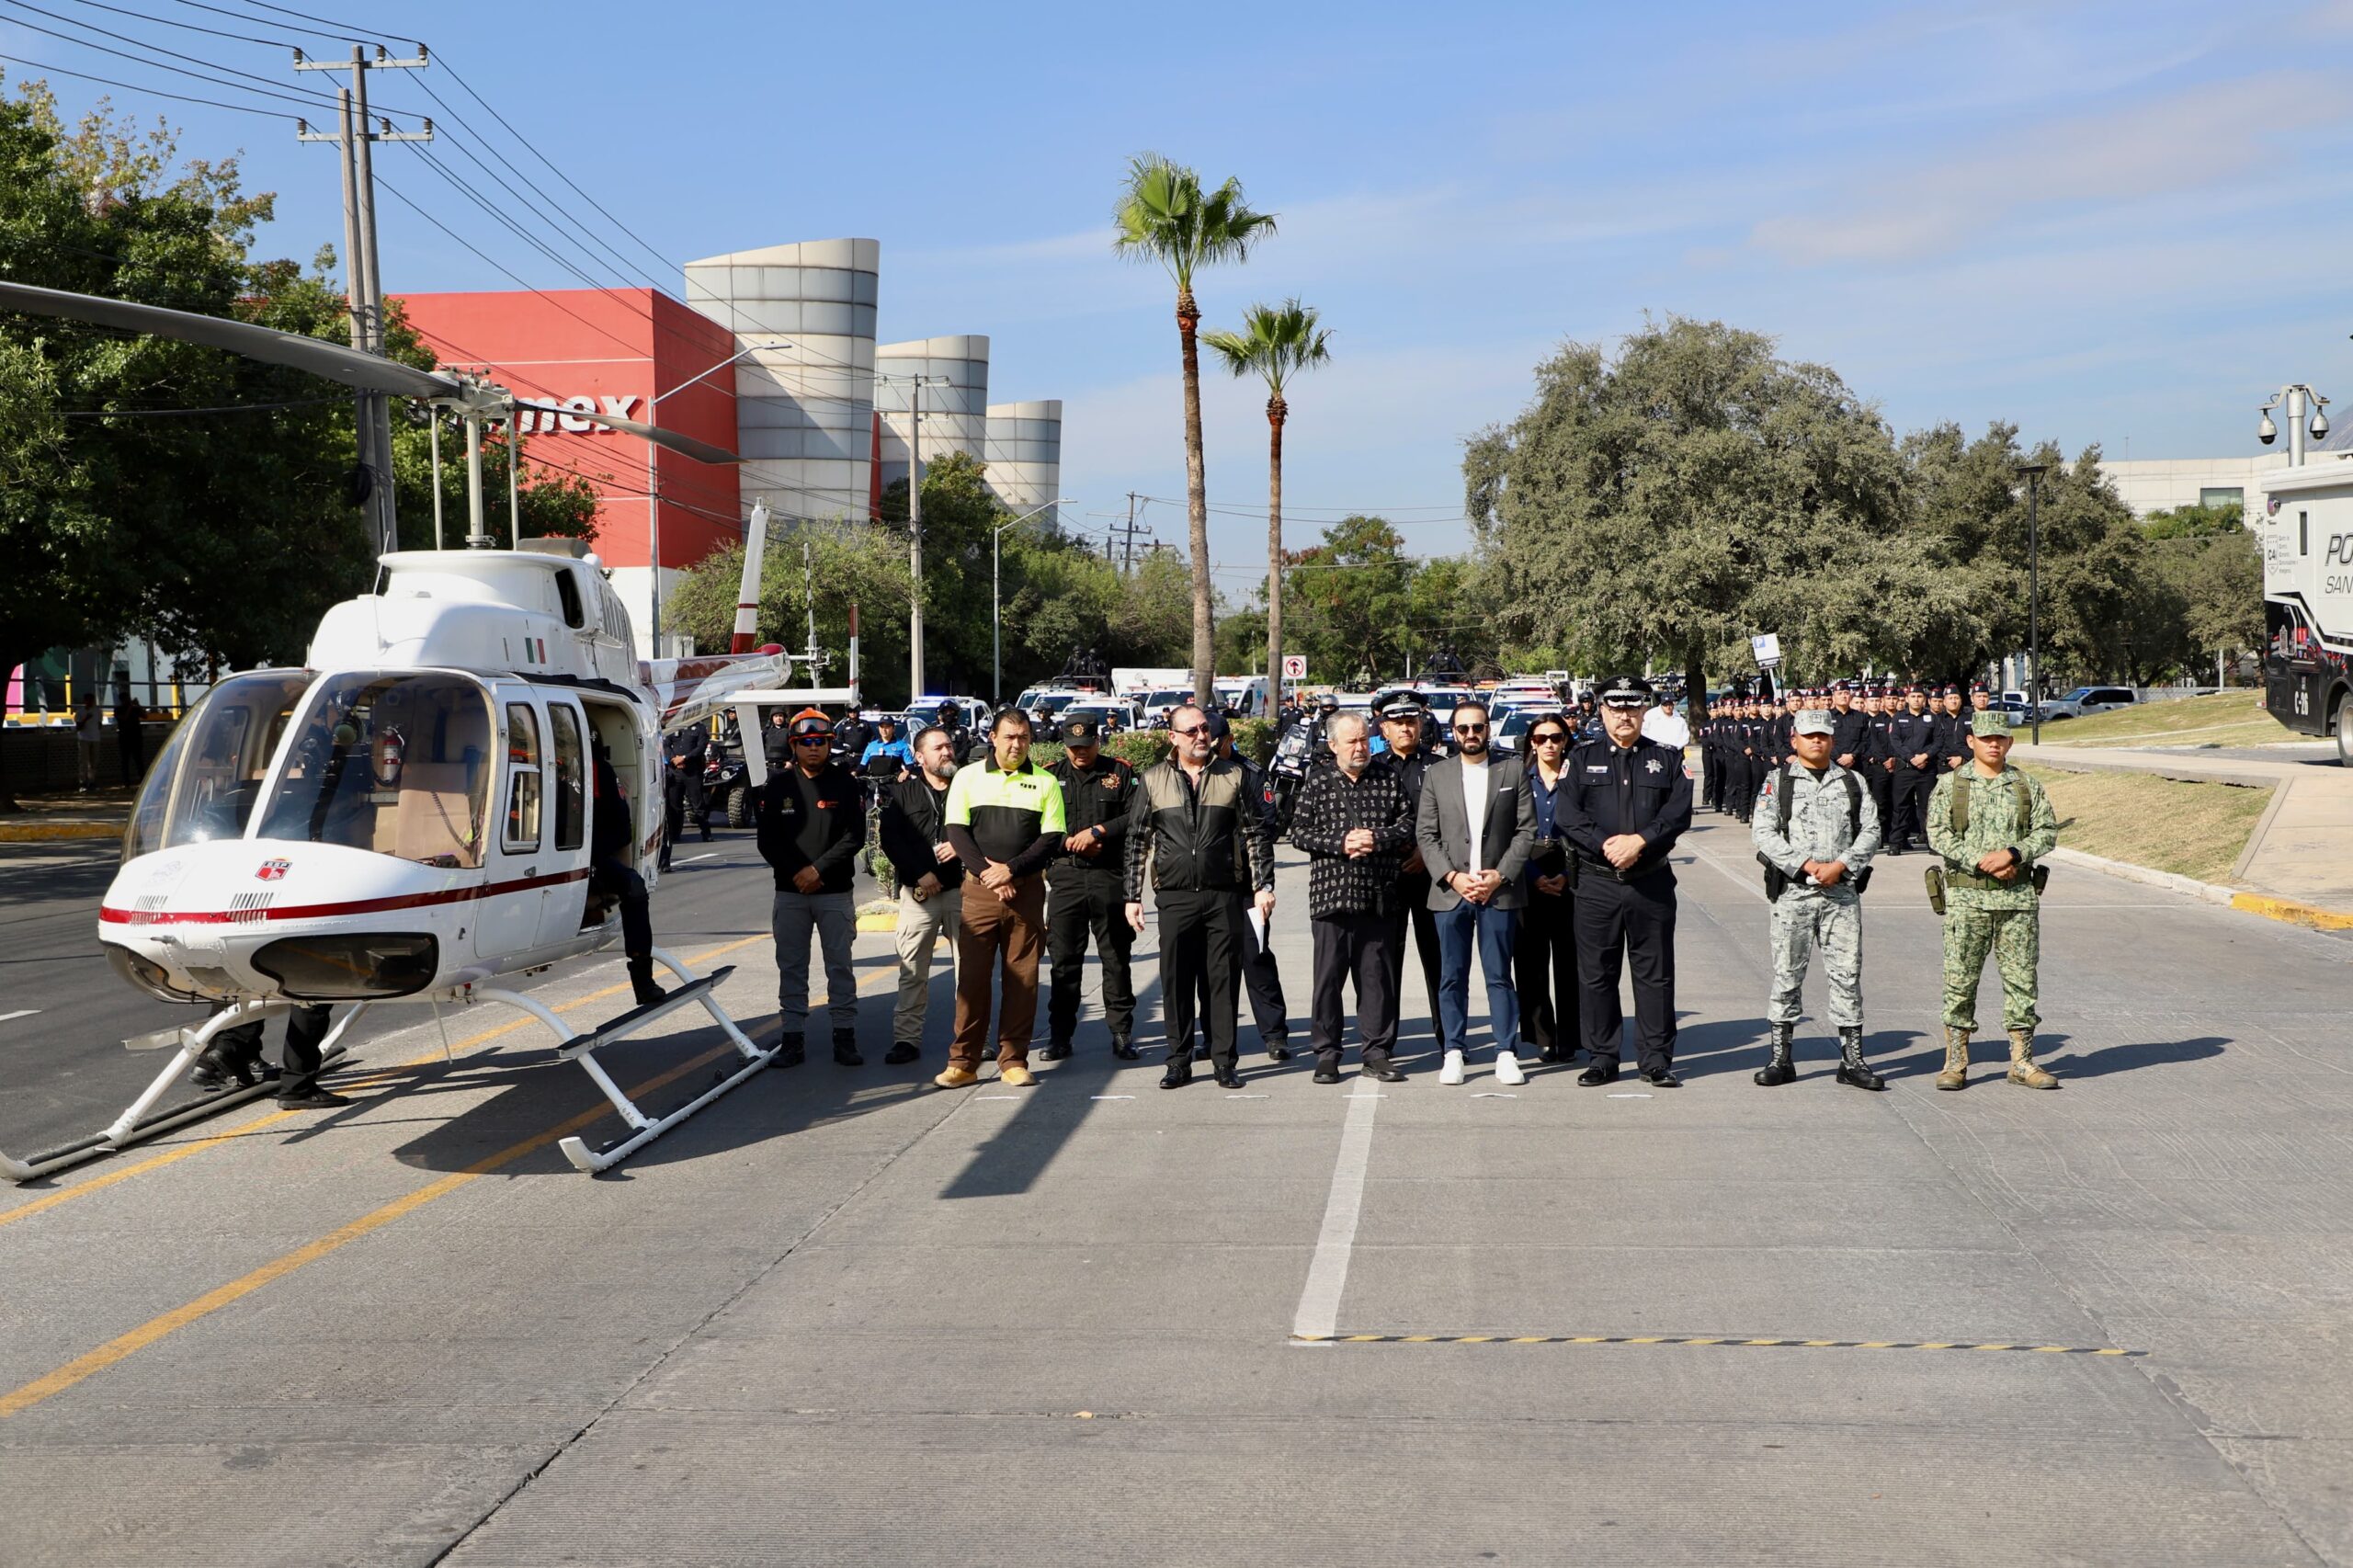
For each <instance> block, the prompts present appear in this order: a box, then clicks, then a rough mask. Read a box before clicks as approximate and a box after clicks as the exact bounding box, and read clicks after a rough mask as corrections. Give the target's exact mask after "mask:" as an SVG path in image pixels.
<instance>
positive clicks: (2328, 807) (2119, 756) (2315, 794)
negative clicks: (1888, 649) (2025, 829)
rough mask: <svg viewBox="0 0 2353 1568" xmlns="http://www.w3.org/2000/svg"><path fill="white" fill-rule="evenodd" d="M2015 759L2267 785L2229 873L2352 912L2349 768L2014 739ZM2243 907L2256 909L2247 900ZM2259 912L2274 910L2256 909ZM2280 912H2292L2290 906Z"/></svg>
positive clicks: (2352, 784) (2278, 895)
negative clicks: (2262, 805)
mask: <svg viewBox="0 0 2353 1568" xmlns="http://www.w3.org/2000/svg"><path fill="white" fill-rule="evenodd" d="M2010 755H2011V756H2013V757H2015V758H2016V759H2017V760H2018V761H2019V762H2027V763H2033V764H2035V765H2036V766H2038V767H2056V768H2063V769H2065V770H2067V771H2070V772H2076V773H2102V772H2116V773H2154V774H2157V775H2159V776H2160V777H2162V778H2183V779H2189V780H2193V781H2196V782H2200V783H2211V784H2237V785H2242V786H2245V787H2248V788H2252V789H2258V790H2271V791H2272V797H2271V809H2270V810H2269V811H2268V812H2265V813H2264V815H2263V820H2262V821H2261V822H2259V823H2257V824H2256V826H2255V832H2254V833H2252V834H2250V835H2248V836H2247V841H2246V848H2245V851H2244V852H2242V853H2241V854H2240V856H2239V858H2238V864H2236V865H2235V866H2234V867H2233V868H2232V869H2231V879H2232V881H2234V882H2236V883H2239V884H2241V885H2243V886H2245V887H2246V888H2248V889H2250V890H2252V891H2253V892H2254V893H2256V895H2257V896H2258V899H2259V898H2261V897H2263V896H2268V897H2270V898H2273V899H2283V900H2287V901H2290V902H2291V903H2301V904H2309V905H2312V906H2313V908H2315V909H2319V910H2323V911H2326V912H2328V913H2330V914H2333V915H2353V770H2348V769H2346V768H2342V767H2325V766H2315V765H2313V764H2312V763H2307V762H2287V761H2281V762H2272V761H2268V760H2256V759H2253V758H2247V757H2211V756H2200V755H2199V754H2198V753H2196V752H2171V751H2131V750H2111V749H2108V748H2102V749H2101V750H2100V751H2098V752H2097V753H2096V754H2094V753H2086V751H2084V750H2083V749H2081V748H2079V747H2075V746H2051V745H2040V746H2037V745H2018V746H2013V747H2012V748H2011V751H2010ZM2242 907H2256V905H2254V904H2248V905H2243V906H2242ZM2261 912H2262V913H2266V914H2271V913H2274V912H2273V911H2270V910H2262V911H2261ZM2280 917H2283V918H2291V919H2292V918H2294V915H2293V913H2292V912H2288V913H2285V914H2284V915H2281V916H2280Z"/></svg>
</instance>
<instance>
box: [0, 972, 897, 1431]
mask: <svg viewBox="0 0 2353 1568" xmlns="http://www.w3.org/2000/svg"><path fill="white" fill-rule="evenodd" d="M759 939H760V938H758V937H747V938H745V940H747V941H756V940H759ZM736 945H737V946H739V947H740V946H742V945H743V944H741V943H738V944H736ZM720 950H721V951H722V952H723V951H725V950H727V949H720ZM897 977H898V969H897V966H896V964H892V966H890V967H888V968H884V969H880V970H877V971H875V972H874V973H873V974H872V975H870V976H869V977H868V978H869V979H875V980H881V979H886V978H887V979H891V980H896V979H897ZM614 989H616V990H619V989H620V987H618V986H617V987H615V988H614ZM865 989H866V981H865V980H861V981H859V982H858V990H860V991H863V990H865ZM581 1000H582V1001H584V1002H585V1001H587V1000H589V998H587V997H585V996H584V997H582V998H581ZM734 1052H735V1047H734V1046H733V1044H732V1043H731V1044H728V1045H721V1046H714V1047H712V1048H711V1049H710V1050H709V1051H704V1052H703V1053H702V1054H700V1055H699V1056H695V1057H692V1058H689V1059H688V1060H687V1061H685V1062H679V1063H678V1064H677V1065H676V1066H675V1067H672V1068H670V1069H669V1070H668V1071H666V1072H663V1073H657V1074H654V1076H653V1077H651V1078H648V1079H646V1080H645V1081H644V1082H643V1083H642V1084H636V1085H631V1087H630V1088H629V1089H628V1090H626V1091H625V1092H626V1093H627V1094H628V1095H629V1096H630V1097H631V1099H635V1098H637V1097H638V1096H641V1095H646V1094H651V1093H652V1092H653V1091H654V1090H655V1089H658V1088H661V1087H662V1086H663V1085H666V1084H670V1083H673V1082H675V1081H676V1080H677V1079H679V1078H682V1077H685V1076H686V1075H687V1074H689V1073H692V1072H695V1071H697V1070H699V1069H700V1068H703V1067H707V1066H709V1065H710V1063H711V1062H716V1061H718V1060H720V1058H722V1057H724V1056H732V1055H733V1054H734ZM611 1114H612V1107H611V1106H610V1105H608V1104H606V1103H604V1102H602V1101H599V1102H598V1103H597V1104H596V1105H594V1106H592V1107H590V1108H588V1109H586V1110H584V1111H582V1112H581V1113H580V1114H579V1115H577V1116H574V1117H571V1118H569V1119H566V1120H564V1121H562V1122H559V1123H558V1124H557V1125H555V1126H553V1127H551V1128H548V1129H547V1130H546V1131H541V1132H535V1133H533V1134H532V1135H531V1136H530V1137H529V1138H526V1139H524V1140H523V1141H522V1142H519V1143H515V1144H511V1145H509V1146H508V1147H506V1148H505V1149H502V1150H500V1151H499V1152H498V1153H495V1154H492V1155H490V1156H488V1157H487V1158H485V1159H482V1160H478V1161H476V1162H475V1163H474V1164H472V1165H468V1166H467V1167H466V1168H465V1169H464V1170H461V1171H454V1172H452V1173H450V1174H449V1175H448V1176H443V1177H442V1178H441V1179H440V1180H438V1181H436V1182H432V1183H430V1184H428V1185H426V1186H425V1187H419V1188H417V1189H416V1190H415V1192H412V1193H409V1194H408V1195H407V1196H405V1197H404V1198H396V1199H393V1200H392V1202H390V1203H387V1204H385V1205H383V1206H382V1207H381V1208H379V1209H374V1210H369V1212H367V1213H365V1214H362V1215H361V1216H360V1217H359V1218H358V1219H357V1220H354V1221H351V1222H350V1223H349V1224H347V1225H343V1226H340V1227H338V1228H337V1229H335V1230H333V1231H330V1232H328V1233H326V1234H325V1235H324V1236H321V1237H320V1238H319V1239H318V1240H316V1241H314V1242H311V1243H308V1244H304V1245H302V1246H300V1247H297V1248H295V1249H294V1250H293V1251H292V1252H290V1253H287V1254H286V1255H285V1256H281V1257H278V1258H273V1259H272V1260H271V1261H269V1262H267V1263H265V1264H263V1265H262V1266H261V1267H259V1268H256V1269H255V1270H253V1271H252V1272H251V1273H249V1274H245V1275H243V1276H241V1277H239V1278H235V1279H232V1280H230V1281H229V1282H228V1283H227V1284H226V1285H222V1286H220V1287H219V1288H217V1289H215V1290H208V1291H206V1292H205V1293H204V1294H203V1295H201V1296H199V1297H198V1298H197V1299H196V1300H195V1301H190V1302H188V1304H187V1305H185V1306H180V1307H175V1308H173V1309H172V1310H171V1311H170V1312H165V1313H163V1314H162V1315H160V1316H158V1317H153V1318H150V1319H148V1320H147V1321H146V1322H145V1323H143V1324H140V1325H139V1326H138V1327H137V1328H134V1329H132V1330H131V1332H130V1333H128V1334H123V1335H117V1336H116V1337H114V1338H113V1339H110V1340H108V1341H107V1342H106V1343H105V1344H104V1345H101V1346H98V1347H97V1349H96V1350H92V1351H90V1352H88V1353H87V1354H86V1355H83V1356H78V1357H76V1358H74V1359H73V1360H71V1361H68V1362H67V1363H66V1364H65V1365H63V1367H60V1368H58V1369H56V1370H55V1371H53V1372H51V1373H49V1374H47V1375H46V1376H44V1377H39V1378H35V1379H34V1380H33V1381H31V1382H28V1383H27V1384H25V1385H24V1386H23V1387H22V1388H19V1389H17V1390H15V1391H14V1392H10V1393H7V1394H5V1395H0V1421H5V1420H6V1419H8V1418H9V1417H11V1416H14V1415H21V1414H23V1413H24V1412H25V1411H28V1410H30V1409H31V1408H32V1407H33V1406H34V1405H36V1404H39V1403H41V1402H42V1401H43V1400H45V1399H49V1398H51V1397H52V1396H53V1395H56V1394H60V1393H63V1392H65V1391H66V1390H67V1389H70V1388H72V1387H73V1386H74V1384H76V1383H78V1382H81V1381H84V1380H85V1379H86V1378H90V1377H93V1376H95V1375H96V1374H97V1373H99V1372H102V1371H104V1370H106V1369H108V1367H111V1366H113V1365H114V1364H115V1363H116V1362H118V1361H120V1360H123V1359H124V1358H128V1357H131V1356H133V1355H136V1354H137V1353H138V1352H140V1351H142V1350H144V1349H145V1348H147V1347H148V1346H151V1345H153V1344H155V1343H156V1342H157V1341H159V1340H161V1339H164V1338H165V1337H166V1336H168V1335H172V1334H174V1333H176V1332H177V1331H178V1330H180V1329H183V1328H186V1327H187V1326H188V1324H192V1323H195V1322H197V1321H198V1320H199V1319H201V1318H205V1317H209V1316H210V1315H211V1314H212V1313H214V1312H219V1311H220V1310H221V1309H222V1307H225V1306H227V1305H229V1304H230V1303H231V1302H233V1301H239V1300H242V1299H243V1298H244V1297H246V1296H249V1295H251V1294H253V1293H254V1292H255V1291H256V1290H260V1289H261V1288H262V1287H263V1286H265V1285H267V1284H270V1283H272V1282H274V1281H276V1280H278V1279H282V1278H285V1277H286V1276H288V1275H289V1274H291V1273H293V1272H294V1271H295V1270H296V1269H298V1268H301V1267H304V1266H306V1265H308V1264H313V1263H316V1262H317V1261H318V1260H319V1259H320V1258H323V1257H324V1256H327V1255H328V1254H329V1253H332V1252H335V1250H337V1249H338V1248H340V1247H343V1246H346V1245H347V1244H350V1243H352V1242H356V1241H358V1239H359V1238H360V1237H362V1236H365V1235H367V1234H369V1233H370V1232H373V1231H378V1230H381V1229H382V1228H383V1227H384V1226H386V1225H389V1224H391V1223H392V1221H395V1220H398V1219H400V1218H402V1217H403V1216H404V1215H407V1214H411V1213H414V1212H415V1211H416V1210H419V1209H422V1208H424V1207H425V1206H426V1204H428V1203H430V1202H432V1201H433V1200H434V1199H437V1198H446V1197H447V1196H449V1194H450V1193H452V1192H455V1191H457V1190H458V1189H459V1188H460V1187H464V1186H465V1185H466V1184H467V1183H469V1182H471V1181H472V1180H474V1179H475V1178H476V1177H478V1176H489V1175H490V1174H492V1173H493V1172H494V1171H497V1170H500V1169H502V1168H504V1167H505V1166H507V1165H512V1164H514V1163H515V1162H516V1161H517V1160H519V1159H521V1158H522V1157H523V1156H524V1155H526V1154H529V1153H536V1152H538V1151H539V1150H541V1149H544V1148H546V1147H548V1146H549V1145H550V1144H551V1143H556V1142H561V1141H562V1140H563V1139H565V1138H569V1137H570V1136H572V1134H574V1133H575V1132H577V1131H580V1130H581V1129H582V1128H584V1127H588V1126H590V1125H593V1124H594V1123H596V1122H597V1121H599V1120H602V1119H604V1118H606V1117H608V1116H610V1115H611Z"/></svg>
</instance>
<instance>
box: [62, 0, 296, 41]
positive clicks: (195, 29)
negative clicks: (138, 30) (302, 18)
mask: <svg viewBox="0 0 2353 1568" xmlns="http://www.w3.org/2000/svg"><path fill="white" fill-rule="evenodd" d="M74 4H75V5H77V6H89V7H91V8H92V9H94V10H99V11H112V12H113V13H114V14H115V15H116V16H118V17H137V18H138V19H139V20H141V21H142V22H160V23H162V24H163V25H164V26H165V27H167V28H186V29H187V30H188V31H189V32H192V33H209V34H210V35H211V36H212V37H214V38H225V39H233V40H236V41H237V42H239V43H258V44H266V45H267V46H269V47H271V48H274V49H292V48H293V47H294V44H293V43H292V42H291V41H290V40H286V39H280V38H256V37H255V36H254V35H253V34H251V33H232V32H223V31H222V30H221V29H220V28H208V27H206V26H205V25H204V24H203V23H201V22H178V21H174V20H173V19H172V18H171V17H156V16H151V15H149V14H148V13H147V12H145V11H131V10H125V9H124V8H123V7H122V6H109V5H107V4H106V3H105V0H74Z"/></svg>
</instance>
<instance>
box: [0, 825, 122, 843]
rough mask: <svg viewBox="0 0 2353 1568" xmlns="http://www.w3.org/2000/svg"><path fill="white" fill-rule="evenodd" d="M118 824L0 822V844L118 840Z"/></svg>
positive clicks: (119, 827)
mask: <svg viewBox="0 0 2353 1568" xmlns="http://www.w3.org/2000/svg"><path fill="white" fill-rule="evenodd" d="M122 828H123V824H120V823H119V822H0V844H47V843H51V842H53V841H55V840H58V839H64V838H120V837H121V836H122Z"/></svg>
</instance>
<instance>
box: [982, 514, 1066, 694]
mask: <svg viewBox="0 0 2353 1568" xmlns="http://www.w3.org/2000/svg"><path fill="white" fill-rule="evenodd" d="M1070 500H1071V498H1070V497H1069V496H1067V495H1057V496H1055V497H1054V498H1053V499H1052V500H1051V501H1049V502H1047V503H1046V504H1045V505H1044V506H1032V507H1030V508H1029V510H1028V511H1026V512H1024V513H1022V514H1021V515H1020V516H1019V517H1016V518H1014V519H1013V520H1012V521H1011V522H1009V523H1005V524H1002V525H1000V526H999V527H998V528H997V530H996V531H995V533H993V534H991V535H989V706H990V707H992V708H995V707H999V706H1001V705H1002V704H1003V703H1004V701H1005V609H1004V607H1003V605H1002V603H1001V601H1000V600H999V597H998V581H999V577H1000V574H1001V568H1002V566H1003V563H1004V555H1003V551H1002V550H1001V548H1000V547H1001V546H1002V544H1003V542H1004V540H1005V530H1006V528H1019V527H1020V526H1021V525H1022V524H1023V523H1026V522H1028V521H1029V519H1030V518H1032V517H1036V516H1037V515H1038V514H1039V513H1040V512H1051V511H1052V510H1053V509H1054V508H1055V507H1057V506H1068V505H1070Z"/></svg>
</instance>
